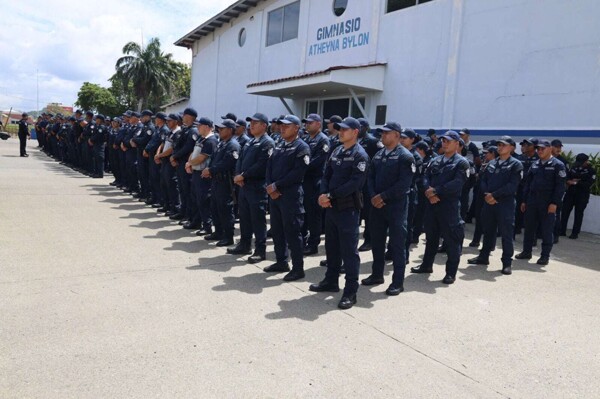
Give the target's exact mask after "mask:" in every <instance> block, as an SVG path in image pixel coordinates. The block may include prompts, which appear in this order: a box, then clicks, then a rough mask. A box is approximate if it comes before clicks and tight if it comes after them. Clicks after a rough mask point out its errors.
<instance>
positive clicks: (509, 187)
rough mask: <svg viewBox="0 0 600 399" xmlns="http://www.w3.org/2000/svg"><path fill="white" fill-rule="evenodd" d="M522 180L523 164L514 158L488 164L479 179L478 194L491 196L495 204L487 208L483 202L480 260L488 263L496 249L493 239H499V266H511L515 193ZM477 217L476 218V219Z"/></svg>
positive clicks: (497, 160)
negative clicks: (500, 256) (500, 242)
mask: <svg viewBox="0 0 600 399" xmlns="http://www.w3.org/2000/svg"><path fill="white" fill-rule="evenodd" d="M522 177H523V164H522V163H521V162H520V161H519V160H518V159H516V158H515V157H512V156H511V157H510V158H508V159H506V160H505V161H502V160H501V159H500V158H496V159H494V160H492V161H490V162H489V163H488V164H487V166H486V167H485V170H484V171H483V173H482V175H481V177H480V191H481V195H482V196H485V195H487V193H490V194H492V196H493V197H494V199H495V200H496V201H497V203H496V204H494V205H490V204H488V203H487V202H485V201H484V202H483V205H482V209H481V213H480V215H482V216H483V215H485V217H482V218H481V219H482V229H483V247H482V249H481V252H480V253H479V258H480V260H483V261H484V263H486V262H487V261H488V258H489V256H490V253H491V252H492V251H493V250H494V248H495V246H496V236H497V233H498V232H499V233H500V235H501V236H502V267H503V269H504V268H507V267H510V266H511V264H512V256H513V254H514V247H513V237H514V228H515V206H516V204H517V203H516V199H515V196H516V193H517V189H518V187H519V183H520V182H521V178H522ZM478 218H479V217H478Z"/></svg>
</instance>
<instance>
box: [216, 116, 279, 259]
mask: <svg viewBox="0 0 600 399" xmlns="http://www.w3.org/2000/svg"><path fill="white" fill-rule="evenodd" d="M246 119H247V121H248V122H250V133H251V134H252V139H250V141H249V142H248V143H246V145H245V146H244V147H243V148H242V149H241V153H240V158H239V159H238V160H237V163H236V168H235V177H234V179H233V182H234V183H235V184H236V186H237V187H239V197H238V207H239V214H240V242H239V243H238V245H237V246H236V247H235V248H230V249H228V250H227V253H229V254H232V255H245V254H250V253H252V234H254V253H253V255H252V256H250V257H249V258H248V262H249V263H257V262H260V261H263V260H265V259H266V248H267V219H266V218H267V191H266V182H265V177H266V170H267V162H268V160H269V157H270V156H271V154H273V149H274V147H275V142H274V141H273V139H271V138H270V137H269V136H268V135H267V127H268V124H269V118H267V116H266V115H265V114H262V113H256V114H254V115H253V116H251V117H248V118H246ZM237 124H238V125H240V123H239V121H238V123H237Z"/></svg>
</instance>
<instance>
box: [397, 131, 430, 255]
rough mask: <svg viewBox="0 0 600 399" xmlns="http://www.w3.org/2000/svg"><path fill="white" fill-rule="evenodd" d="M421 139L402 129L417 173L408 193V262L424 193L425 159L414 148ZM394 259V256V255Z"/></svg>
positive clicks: (402, 140)
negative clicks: (418, 208)
mask: <svg viewBox="0 0 600 399" xmlns="http://www.w3.org/2000/svg"><path fill="white" fill-rule="evenodd" d="M418 139H419V137H418V136H417V133H416V132H415V131H414V130H413V129H410V128H406V129H402V132H401V133H400V144H402V146H403V147H404V148H406V149H407V150H408V152H410V154H411V155H412V157H413V159H414V162H415V172H414V174H413V180H412V184H411V186H410V191H409V193H408V215H407V218H406V228H407V235H406V244H405V247H406V252H405V255H406V262H408V258H409V254H410V245H411V244H412V243H413V235H414V230H415V228H414V226H415V223H414V221H415V214H416V212H417V207H418V201H419V195H418V193H419V191H421V192H422V191H423V178H422V175H423V159H422V158H421V155H419V153H418V152H417V149H416V148H415V147H414V144H415V143H416V142H417V140H418ZM392 258H393V255H392Z"/></svg>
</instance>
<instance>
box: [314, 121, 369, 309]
mask: <svg viewBox="0 0 600 399" xmlns="http://www.w3.org/2000/svg"><path fill="white" fill-rule="evenodd" d="M333 127H334V128H335V129H336V131H339V140H340V143H341V145H340V146H338V147H337V148H336V149H335V150H334V151H333V153H332V154H331V157H330V158H329V159H328V160H327V163H326V164H325V174H324V175H323V179H322V180H321V195H320V196H319V205H321V207H322V208H325V252H326V256H327V272H326V273H325V278H324V279H323V280H322V281H321V282H319V283H318V284H312V285H311V286H310V288H309V289H310V290H311V291H314V292H338V291H339V283H338V280H339V276H340V269H341V267H342V261H343V263H344V268H345V269H346V286H345V287H344V292H343V294H342V298H341V300H340V302H339V303H338V307H339V308H340V309H349V308H351V307H352V306H354V304H355V303H356V293H357V291H358V275H359V269H360V256H359V254H358V228H359V225H360V210H361V208H362V202H363V199H362V189H363V185H364V184H365V181H366V178H367V167H368V163H369V156H368V155H367V153H366V152H365V150H364V149H363V148H362V147H361V146H360V145H359V144H358V133H359V131H360V123H359V122H358V121H357V120H356V119H354V118H346V119H344V120H343V121H342V122H341V123H335V124H334V126H333Z"/></svg>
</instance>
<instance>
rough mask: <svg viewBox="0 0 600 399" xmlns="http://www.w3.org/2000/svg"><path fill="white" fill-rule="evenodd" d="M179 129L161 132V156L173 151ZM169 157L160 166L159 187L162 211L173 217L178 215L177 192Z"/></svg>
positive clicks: (174, 173) (163, 158)
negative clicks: (161, 196) (174, 138)
mask: <svg viewBox="0 0 600 399" xmlns="http://www.w3.org/2000/svg"><path fill="white" fill-rule="evenodd" d="M180 131H181V127H179V126H177V127H176V128H175V130H173V131H170V130H169V131H164V130H161V134H162V136H161V141H162V151H161V154H162V153H164V152H167V151H172V150H173V137H175V136H177V135H178V134H179V133H180ZM169 157H170V155H169V156H163V157H162V158H161V159H160V160H161V165H160V187H161V191H162V192H163V193H164V196H163V203H162V209H163V210H165V211H166V212H167V215H168V216H174V215H176V214H178V213H179V206H180V202H179V191H178V189H177V177H176V175H177V174H176V171H175V167H174V166H173V165H171V162H170V160H169Z"/></svg>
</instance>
